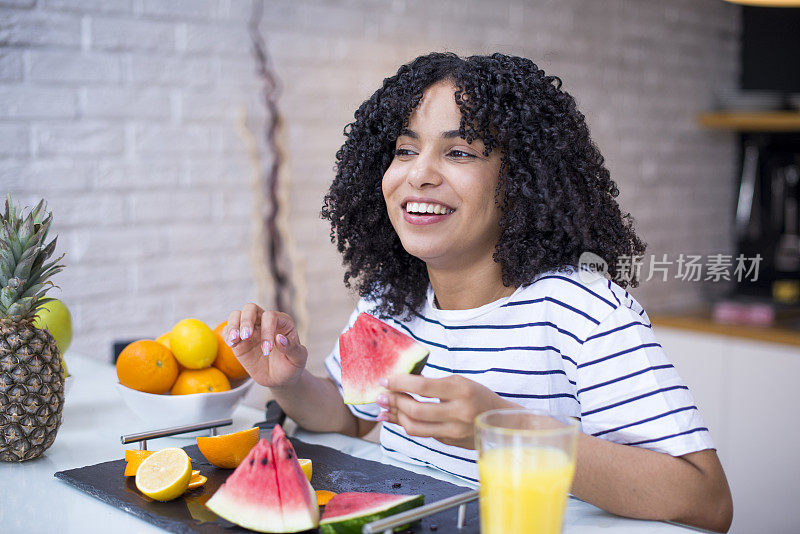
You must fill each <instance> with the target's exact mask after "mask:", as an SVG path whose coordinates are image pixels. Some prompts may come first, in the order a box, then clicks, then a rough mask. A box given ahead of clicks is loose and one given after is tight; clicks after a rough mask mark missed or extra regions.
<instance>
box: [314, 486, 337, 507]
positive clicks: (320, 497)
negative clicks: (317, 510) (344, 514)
mask: <svg viewBox="0 0 800 534" xmlns="http://www.w3.org/2000/svg"><path fill="white" fill-rule="evenodd" d="M316 493H317V504H318V505H319V506H325V505H326V504H328V501H329V500H331V499H333V498H334V497H335V496H336V494H335V493H334V492H332V491H328V490H317V491H316Z"/></svg>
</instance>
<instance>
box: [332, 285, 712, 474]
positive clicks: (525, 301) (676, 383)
mask: <svg viewBox="0 0 800 534" xmlns="http://www.w3.org/2000/svg"><path fill="white" fill-rule="evenodd" d="M373 308H374V304H373V303H370V302H368V301H365V300H363V299H362V300H361V301H359V303H358V305H357V306H356V309H355V310H354V311H353V313H352V315H351V316H350V320H349V321H348V326H347V328H349V327H350V326H351V325H352V324H353V322H354V321H355V318H356V316H357V315H358V314H359V313H360V312H362V311H366V312H370V311H371V310H372V309H373ZM388 322H389V324H391V325H392V326H394V327H395V328H397V329H399V330H400V331H402V332H405V333H406V334H408V335H409V336H411V337H412V338H414V339H415V340H417V341H419V342H420V343H422V344H424V345H425V346H427V347H428V348H429V349H430V351H431V352H430V356H429V357H428V362H427V364H426V366H425V368H424V369H423V371H422V374H423V375H424V376H428V377H431V378H439V377H445V376H449V375H451V374H459V375H463V376H465V377H467V378H470V379H471V380H475V381H476V382H479V383H481V384H483V385H484V386H486V387H488V388H489V389H491V390H492V391H494V392H496V393H497V394H498V395H500V396H501V397H503V398H506V399H509V400H511V401H513V402H515V403H517V404H520V405H522V406H524V407H526V408H531V409H536V410H543V411H547V412H550V413H559V414H564V415H569V416H573V417H576V418H578V419H579V420H580V421H581V426H582V430H583V432H585V433H587V434H591V435H594V436H597V437H602V438H603V439H607V440H609V441H614V442H616V443H622V444H627V445H634V446H639V447H644V448H648V449H652V450H656V451H660V452H665V453H668V454H671V455H673V456H680V455H683V454H687V453H689V452H695V451H699V450H703V449H709V448H713V444H712V442H711V438H710V435H709V432H708V429H707V428H706V427H705V425H704V424H703V421H702V419H701V418H700V414H699V413H698V410H697V407H696V406H695V404H694V401H693V400H692V397H691V395H690V394H689V391H688V388H687V387H686V386H685V385H684V384H683V382H682V380H681V379H680V377H679V376H678V374H677V372H676V371H675V368H674V367H673V366H672V364H670V362H669V361H668V359H667V357H666V355H665V354H664V351H663V349H662V348H661V345H659V344H658V342H657V341H656V339H655V337H654V335H653V330H652V327H651V325H650V322H649V319H648V317H647V314H646V313H645V311H644V309H643V308H642V307H641V306H640V305H639V303H638V302H637V301H636V300H635V299H634V298H633V297H632V296H631V295H630V294H629V293H628V292H627V291H624V290H623V289H622V288H620V287H619V286H617V285H616V284H614V283H612V282H611V281H609V280H606V279H605V278H595V279H593V280H590V281H587V280H586V279H584V277H582V276H580V275H579V273H578V272H577V271H571V272H567V273H562V272H551V273H545V274H543V275H541V276H539V277H537V279H536V280H535V281H534V283H532V284H530V285H528V286H524V287H520V288H518V289H517V290H516V291H515V292H514V294H513V295H511V296H510V297H507V298H504V299H501V300H498V301H496V302H493V303H490V304H487V305H485V306H481V307H480V308H476V309H473V310H440V309H438V308H436V307H435V306H434V305H433V292H432V291H431V290H430V289H429V290H428V298H427V301H426V303H425V305H424V306H423V308H422V309H421V310H419V312H418V313H416V314H415V315H414V317H413V318H412V319H411V320H409V321H407V322H398V321H395V320H390V321H388ZM325 367H326V369H327V371H328V373H329V374H330V376H331V377H332V378H333V380H334V381H335V382H336V384H337V385H339V387H340V389H341V363H340V360H339V348H338V343H337V345H336V346H335V347H334V350H333V352H332V353H331V354H330V356H328V358H327V359H326V360H325ZM421 400H428V399H421ZM349 408H350V410H351V411H352V412H353V414H354V415H356V417H360V418H363V419H371V420H374V419H375V418H376V417H377V415H378V413H380V408H379V407H378V406H377V405H375V404H369V405H360V406H349ZM380 439H381V446H382V448H383V450H384V451H385V453H386V454H387V455H389V456H392V457H394V458H398V459H401V460H404V461H410V462H413V463H418V464H422V465H429V466H432V467H435V468H437V469H440V470H442V471H444V472H446V473H450V474H455V475H457V476H459V477H462V478H463V479H465V480H467V481H471V482H475V481H476V480H477V476H478V475H477V467H476V463H475V462H476V454H475V451H472V450H466V449H461V448H458V447H452V446H449V445H445V444H443V443H440V442H439V441H436V440H435V439H432V438H418V437H413V436H408V435H407V434H406V433H405V432H404V431H403V428H402V427H400V426H398V425H394V424H389V423H386V424H384V425H383V428H382V430H381V438H380Z"/></svg>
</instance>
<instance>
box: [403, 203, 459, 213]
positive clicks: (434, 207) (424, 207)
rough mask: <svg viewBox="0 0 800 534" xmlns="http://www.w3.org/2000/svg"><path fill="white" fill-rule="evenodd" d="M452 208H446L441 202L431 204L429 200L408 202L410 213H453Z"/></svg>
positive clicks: (407, 209)
mask: <svg viewBox="0 0 800 534" xmlns="http://www.w3.org/2000/svg"><path fill="white" fill-rule="evenodd" d="M453 211H455V210H452V209H449V208H445V207H444V206H442V205H441V204H429V203H427V202H409V203H408V204H406V212H408V213H431V214H436V215H448V214H450V213H453Z"/></svg>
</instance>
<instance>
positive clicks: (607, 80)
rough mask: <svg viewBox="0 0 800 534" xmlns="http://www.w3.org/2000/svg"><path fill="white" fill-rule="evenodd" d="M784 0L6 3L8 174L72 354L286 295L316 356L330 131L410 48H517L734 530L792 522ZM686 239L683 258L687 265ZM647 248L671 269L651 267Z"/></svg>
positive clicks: (1, 3) (793, 393)
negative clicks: (617, 253)
mask: <svg viewBox="0 0 800 534" xmlns="http://www.w3.org/2000/svg"><path fill="white" fill-rule="evenodd" d="M798 12H800V9H796V8H784V9H782V10H776V9H770V8H752V7H748V8H743V7H741V6H738V5H735V4H731V3H728V2H725V1H723V0H527V1H523V0H493V1H478V0H440V1H420V0H327V1H326V0H302V1H301V0H298V1H292V0H266V1H264V2H258V3H255V2H253V1H251V0H247V1H245V0H0V184H2V186H3V189H4V190H5V191H9V192H11V194H12V195H13V196H14V197H15V198H16V199H17V200H18V201H20V202H21V203H22V204H23V205H32V204H34V203H35V202H36V201H37V200H38V199H39V198H41V197H44V198H45V199H46V200H47V201H48V204H49V207H50V208H51V209H52V211H53V212H54V224H53V231H54V232H55V233H57V234H58V235H59V241H58V244H59V247H58V250H59V251H60V252H59V253H66V256H65V258H64V263H65V265H66V269H65V270H64V271H63V272H62V273H61V274H59V275H57V277H56V279H55V281H56V283H57V284H58V285H59V286H60V290H58V291H56V293H55V295H54V296H56V297H57V298H60V299H61V300H63V301H64V302H65V303H66V304H67V305H68V306H69V308H70V309H71V310H72V314H73V320H74V329H75V335H74V341H73V344H72V347H71V349H70V351H69V353H67V361H68V362H69V358H70V355H71V354H76V355H83V356H87V357H92V358H98V359H106V360H108V359H110V358H111V354H112V347H113V344H114V342H116V341H121V340H130V339H136V338H141V337H154V336H157V335H159V334H161V333H163V332H166V331H168V330H170V329H171V327H172V325H173V324H174V323H175V322H177V321H178V320H180V319H182V318H185V317H197V318H199V319H202V320H204V321H205V322H207V323H208V324H209V325H211V326H212V327H213V326H215V325H216V324H217V323H219V322H220V321H222V320H224V319H226V318H227V315H228V313H229V312H230V311H232V310H234V309H239V308H241V307H242V305H244V304H245V303H247V302H250V301H254V302H258V303H260V304H262V305H264V306H272V305H274V303H275V302H276V299H277V298H278V297H280V298H281V302H283V303H284V305H285V307H286V308H287V309H291V310H292V313H293V314H294V315H295V317H296V319H297V320H298V322H299V323H300V327H301V329H302V331H303V333H304V341H305V343H306V345H307V347H308V349H309V352H310V355H311V358H312V363H311V365H310V367H311V369H312V370H313V371H315V372H318V373H322V372H323V371H322V366H321V361H322V359H323V357H324V356H325V355H326V354H327V353H328V352H329V351H330V349H331V347H332V346H333V344H334V342H335V339H336V336H337V335H338V334H339V332H340V330H341V328H342V327H343V325H344V324H345V321H346V320H347V317H348V314H349V313H350V311H351V309H352V306H353V303H354V301H355V297H354V295H352V294H351V293H349V292H348V291H347V290H346V289H345V288H344V286H343V284H342V275H343V269H342V267H341V262H340V259H339V256H338V253H337V252H336V250H335V247H334V246H333V245H332V244H331V243H330V239H329V227H328V226H327V225H326V223H325V222H323V221H322V220H320V218H319V215H318V214H319V210H320V207H321V202H322V197H323V195H324V194H325V192H326V190H327V187H328V184H329V183H330V181H331V179H332V177H333V164H334V154H335V152H336V150H337V149H338V147H339V146H340V145H341V144H342V142H343V139H344V138H343V135H342V129H343V127H344V126H345V125H346V124H347V123H348V122H350V121H351V120H352V118H353V112H354V111H355V109H356V108H357V107H358V105H359V104H360V103H361V102H362V101H363V100H365V99H366V98H368V97H369V96H370V94H371V93H372V92H373V91H374V90H375V89H377V88H378V87H379V85H380V84H381V81H382V80H383V78H385V77H387V76H389V75H392V74H393V73H394V72H395V71H396V70H397V68H398V66H399V65H401V64H403V63H405V62H407V61H409V60H410V59H412V58H414V57H416V56H417V55H419V54H423V53H427V52H429V51H432V50H448V51H453V52H456V53H459V54H474V53H491V52H494V51H500V52H505V53H510V54H516V55H522V56H526V57H529V58H531V59H532V60H533V61H534V62H536V63H537V64H538V65H539V66H540V67H542V68H543V69H544V70H545V71H546V72H547V73H548V74H555V75H558V76H560V77H561V78H562V80H563V82H564V88H565V89H566V91H568V92H569V93H571V94H572V95H573V96H574V97H575V98H576V100H577V102H578V105H579V108H580V109H581V110H582V111H583V113H584V114H585V115H586V117H587V120H588V123H589V125H590V128H591V131H592V134H593V137H594V139H595V140H596V142H597V144H598V146H599V147H600V150H601V152H602V153H603V154H604V155H605V157H606V161H607V166H608V168H609V169H610V171H611V173H612V176H613V178H614V179H615V180H616V182H617V184H618V185H619V188H620V190H621V195H620V197H619V201H620V203H621V205H622V207H623V210H624V211H626V212H630V213H631V214H632V215H633V217H634V218H635V220H636V227H637V229H638V232H639V234H640V235H641V236H642V238H643V239H644V240H645V241H646V242H647V243H648V250H647V256H646V258H645V261H644V264H643V267H642V278H643V279H648V278H649V280H647V281H645V282H644V283H643V284H642V285H641V286H640V287H639V288H636V289H633V290H632V292H633V294H634V296H635V297H636V298H638V299H639V300H640V301H641V302H642V304H643V305H644V306H645V308H646V309H647V310H648V313H649V314H650V316H651V318H652V320H653V323H654V325H655V331H656V335H657V336H658V337H659V339H660V340H661V342H662V344H663V345H664V347H665V349H666V350H667V351H668V353H669V355H670V357H671V358H672V359H673V360H674V361H675V363H676V365H677V366H678V369H679V371H680V372H681V374H682V375H683V376H684V379H685V380H686V381H687V383H688V384H689V386H690V387H691V389H692V391H693V393H694V395H695V397H696V400H697V403H698V405H699V406H700V408H701V410H702V412H703V414H704V416H705V419H706V422H707V423H708V426H709V427H710V428H711V431H712V435H713V437H714V439H715V441H716V443H717V445H718V447H719V452H720V456H721V458H722V460H723V464H724V466H725V468H726V470H727V472H728V476H729V478H730V482H731V486H732V489H733V493H734V499H735V503H736V509H735V519H734V527H733V530H732V532H752V531H756V530H758V531H764V532H797V531H798V530H800V510H798V508H797V507H796V506H792V505H793V502H794V501H795V500H796V499H797V498H798V495H800V482H799V481H800V462H798V461H797V458H796V457H795V456H794V454H793V451H794V445H795V443H796V440H797V438H798V436H797V434H796V430H795V429H794V427H795V426H796V425H794V424H793V423H792V422H791V421H792V420H793V419H794V411H793V410H792V409H791V407H793V406H795V405H797V404H798V401H800V394H798V393H797V391H798V389H797V388H796V385H795V378H796V377H797V376H800V331H797V330H796V328H800V320H797V317H798V316H797V315H796V314H795V303H796V302H797V300H798V297H799V296H800V286H799V285H798V284H799V283H800V282H798V279H800V238H798V237H797V235H798V228H797V225H798V201H797V197H798V188H799V187H800V186H798V178H799V177H798V165H799V164H800V161H799V160H800V156H799V155H798V154H799V153H800V141H799V140H798V134H799V133H800V114H798V111H797V105H798V103H800V102H798V99H797V98H796V94H794V95H793V94H792V93H798V92H800V79H798V76H799V74H798V73H799V72H800V69H799V68H798V66H800V56H799V54H798V50H800V27H799V26H798V20H800V17H798ZM770 17H771V18H770ZM256 26H257V29H256ZM765 29H766V30H767V31H765ZM765 38H767V39H768V40H769V39H770V38H772V39H773V41H772V42H769V41H768V40H767V41H765V40H764V39H765ZM775 39H777V40H775ZM781 39H783V41H781ZM254 43H260V44H261V45H262V47H263V48H262V49H263V51H264V52H265V53H266V58H265V62H259V61H258V57H257V56H256V55H254V52H253V50H254ZM273 78H274V80H273ZM271 80H272V81H274V82H275V83H274V84H273V83H272V81H271ZM273 85H274V87H273ZM270 87H273V89H272V90H270V89H269V88H270ZM270 106H272V107H273V109H274V110H275V111H276V113H272V112H268V109H269V107H270ZM792 107H794V111H791V109H792ZM784 108H785V109H784ZM276 121H277V124H276ZM276 165H277V168H276V167H275V166H276ZM276 206H277V207H278V208H279V209H278V211H277V217H276V219H275V221H274V224H272V223H268V220H269V218H270V216H271V215H274V214H275V213H276V212H275V211H274V208H275V207H276ZM276 236H277V237H276ZM270 243H277V244H278V245H279V246H278V248H277V250H276V251H275V254H277V256H275V254H273V256H275V259H274V261H270V255H271V251H270V246H269V244H270ZM740 254H741V255H743V256H745V257H747V258H753V257H756V255H760V256H761V258H762V261H761V263H760V264H759V265H758V266H759V269H760V271H759V273H758V281H757V282H754V281H750V282H747V281H745V282H743V283H737V281H736V274H735V271H734V269H735V268H736V257H737V256H738V255H740ZM664 255H666V258H665V257H664ZM681 255H683V256H681ZM720 255H721V256H720ZM689 256H695V257H696V258H699V262H700V263H701V264H703V266H704V270H703V271H702V273H701V275H700V276H699V277H698V278H699V280H693V279H692V278H687V277H685V276H684V277H683V278H681V277H680V270H679V269H680V268H681V265H682V264H679V263H680V262H679V258H681V257H683V258H684V260H686V259H688V258H689ZM652 258H655V259H657V260H659V261H662V260H666V261H667V262H669V264H661V266H662V267H665V266H666V267H667V268H668V270H667V273H666V274H664V273H663V272H662V271H658V270H656V271H654V272H653V273H652V274H651V273H650V272H649V269H650V265H649V264H650V262H649V261H648V260H650V259H652ZM715 258H716V259H715ZM713 262H715V263H716V264H717V265H718V266H719V265H720V262H722V263H725V266H726V269H725V271H726V273H727V277H724V276H719V275H716V276H715V275H713V272H712V271H711V267H710V264H711V263H713ZM752 267H753V265H751V264H748V265H747V268H748V269H749V268H752ZM719 269H720V268H719V267H717V271H716V272H718V273H719V272H720V270H719ZM275 273H278V275H279V276H277V277H276V276H275ZM684 274H685V273H684ZM754 274H755V273H753V272H752V271H751V272H750V279H751V280H752V278H753V275H754ZM706 278H708V280H706ZM276 280H278V281H279V283H278V284H276Z"/></svg>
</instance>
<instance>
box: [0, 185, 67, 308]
mask: <svg viewBox="0 0 800 534" xmlns="http://www.w3.org/2000/svg"><path fill="white" fill-rule="evenodd" d="M25 211H26V210H23V209H20V208H19V207H18V206H16V205H15V204H14V202H12V200H11V195H10V194H7V195H6V201H5V211H4V213H3V214H2V217H0V318H10V319H11V320H13V321H18V320H22V319H27V318H29V317H32V316H34V315H35V309H36V308H37V307H38V306H39V304H40V303H43V302H47V301H48V300H52V299H48V298H46V297H45V294H46V293H47V291H49V290H50V289H51V288H52V287H54V285H53V282H52V281H50V280H48V278H50V277H51V276H53V275H54V274H56V273H58V272H60V271H61V270H62V269H63V268H64V266H63V265H59V264H58V262H59V261H61V259H62V258H63V257H64V255H63V254H62V255H61V256H60V257H59V258H57V259H56V260H54V261H51V262H47V260H48V259H49V258H50V256H52V255H53V253H54V252H55V249H56V239H55V238H54V239H53V240H52V241H50V243H47V244H45V241H46V239H47V235H48V232H49V230H50V225H51V223H52V221H53V214H52V213H50V212H48V211H47V205H46V203H45V201H44V199H42V200H40V201H39V202H38V203H37V204H36V206H35V207H34V208H33V209H31V210H29V211H28V212H27V213H25Z"/></svg>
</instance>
